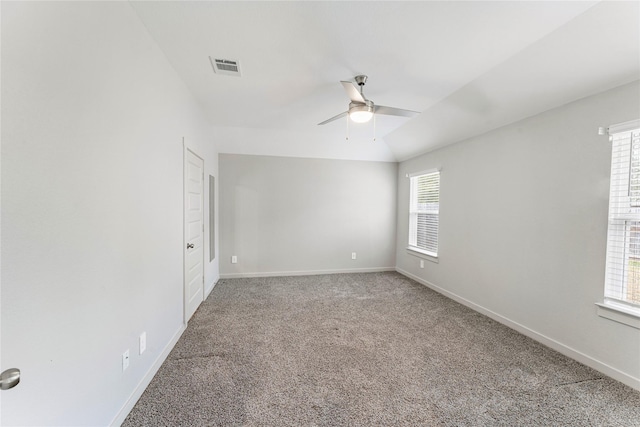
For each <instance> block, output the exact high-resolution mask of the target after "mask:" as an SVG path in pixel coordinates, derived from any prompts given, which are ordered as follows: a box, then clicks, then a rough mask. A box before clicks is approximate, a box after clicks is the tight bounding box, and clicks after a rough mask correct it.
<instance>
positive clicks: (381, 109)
mask: <svg viewBox="0 0 640 427" xmlns="http://www.w3.org/2000/svg"><path fill="white" fill-rule="evenodd" d="M374 112H375V113H376V114H386V115H387V116H400V117H414V116H417V115H418V114H420V112H419V111H412V110H403V109H402V108H394V107H385V106H384V105H376V106H375V107H374Z"/></svg>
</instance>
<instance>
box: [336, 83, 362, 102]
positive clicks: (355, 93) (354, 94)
mask: <svg viewBox="0 0 640 427" xmlns="http://www.w3.org/2000/svg"><path fill="white" fill-rule="evenodd" d="M340 83H342V86H344V90H346V91H347V96H348V97H349V99H350V100H352V101H353V102H361V103H363V104H364V103H365V102H366V99H364V96H362V94H361V93H360V91H359V90H358V88H357V87H356V85H354V84H353V83H351V82H340Z"/></svg>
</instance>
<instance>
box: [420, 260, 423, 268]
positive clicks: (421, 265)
mask: <svg viewBox="0 0 640 427" xmlns="http://www.w3.org/2000/svg"><path fill="white" fill-rule="evenodd" d="M420 268H424V260H423V259H421V260H420Z"/></svg>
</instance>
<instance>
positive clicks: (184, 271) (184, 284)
mask: <svg viewBox="0 0 640 427" xmlns="http://www.w3.org/2000/svg"><path fill="white" fill-rule="evenodd" d="M182 146H183V150H182V323H183V324H184V325H185V326H186V325H187V323H188V322H189V319H188V318H187V313H188V304H189V290H188V285H189V284H188V283H187V280H186V276H187V217H186V215H185V210H186V206H187V191H186V184H187V167H186V166H187V153H188V152H191V154H193V155H194V156H196V157H197V158H199V159H200V160H202V177H201V182H202V193H201V202H202V218H201V222H202V231H201V233H202V263H201V265H202V284H201V286H202V300H203V301H204V270H205V269H204V260H205V254H204V252H205V251H204V246H205V235H204V217H205V215H204V190H205V187H204V158H203V157H202V156H200V155H199V154H198V153H197V152H196V150H194V149H193V148H191V147H189V146H188V145H187V143H186V141H185V138H184V137H183V138H182Z"/></svg>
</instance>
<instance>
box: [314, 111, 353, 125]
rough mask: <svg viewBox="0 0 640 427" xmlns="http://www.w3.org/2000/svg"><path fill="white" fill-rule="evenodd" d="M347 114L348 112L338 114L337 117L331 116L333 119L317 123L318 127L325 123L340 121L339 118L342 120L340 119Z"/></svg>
mask: <svg viewBox="0 0 640 427" xmlns="http://www.w3.org/2000/svg"><path fill="white" fill-rule="evenodd" d="M347 114H349V112H348V111H345V112H344V113H340V114H338V115H337V116H333V117H331V118H330V119H327V120H325V121H324V122H321V123H318V126H320V125H326V124H327V123H329V122H332V121H334V120H338V119H340V118H342V117H344V116H346V115H347Z"/></svg>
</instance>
